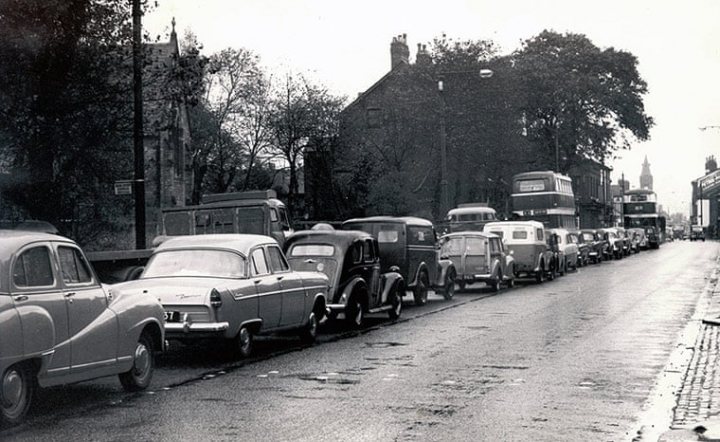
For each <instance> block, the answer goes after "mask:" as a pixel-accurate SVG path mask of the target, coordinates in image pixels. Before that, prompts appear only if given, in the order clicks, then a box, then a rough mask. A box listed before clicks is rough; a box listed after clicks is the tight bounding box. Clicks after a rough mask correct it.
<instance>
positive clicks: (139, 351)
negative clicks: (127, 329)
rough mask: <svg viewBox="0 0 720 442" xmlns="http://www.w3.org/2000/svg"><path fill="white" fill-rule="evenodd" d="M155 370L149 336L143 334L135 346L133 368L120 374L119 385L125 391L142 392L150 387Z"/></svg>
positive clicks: (151, 342) (151, 343)
mask: <svg viewBox="0 0 720 442" xmlns="http://www.w3.org/2000/svg"><path fill="white" fill-rule="evenodd" d="M154 370H155V354H154V351H153V341H152V338H151V337H150V335H148V334H147V333H145V332H143V333H142V334H141V335H140V338H139V339H138V342H137V344H136V345H135V352H134V353H133V366H132V368H130V370H128V371H126V372H125V373H120V374H119V375H118V377H119V378H120V384H122V386H123V388H124V389H125V391H142V390H145V389H146V388H148V387H149V386H150V381H151V380H152V377H153V372H154Z"/></svg>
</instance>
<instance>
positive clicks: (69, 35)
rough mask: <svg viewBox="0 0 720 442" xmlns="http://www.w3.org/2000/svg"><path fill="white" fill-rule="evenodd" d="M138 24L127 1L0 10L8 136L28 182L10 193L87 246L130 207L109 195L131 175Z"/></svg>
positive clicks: (27, 0) (1, 130)
mask: <svg viewBox="0 0 720 442" xmlns="http://www.w3.org/2000/svg"><path fill="white" fill-rule="evenodd" d="M130 24H131V20H130V6H129V4H128V2H127V1H124V0H68V1H65V0H63V1H60V0H7V1H4V2H2V4H0V59H2V60H5V61H6V62H3V63H1V64H0V139H2V140H3V141H2V142H3V146H2V149H3V150H4V151H5V153H6V154H7V156H8V158H7V160H6V161H7V164H9V167H10V168H11V170H12V171H13V174H15V175H24V176H26V177H27V179H25V180H23V181H22V182H16V183H15V184H14V185H13V186H12V188H10V189H6V192H5V196H6V197H7V198H8V199H10V200H12V201H13V202H14V203H15V204H16V205H18V206H20V207H22V208H24V209H25V210H26V211H27V213H28V215H29V216H30V217H33V218H37V219H44V220H47V221H49V222H52V223H54V224H56V225H58V227H59V228H60V229H61V231H63V232H64V233H65V234H76V236H77V234H78V233H79V232H77V231H75V232H72V231H70V230H69V227H70V226H74V228H76V229H83V232H82V233H83V236H84V238H83V239H85V240H91V239H92V237H93V235H98V234H99V232H102V231H103V230H104V229H107V228H110V229H112V228H114V227H113V226H114V221H113V220H114V219H119V216H116V215H118V214H121V213H124V212H126V211H127V210H129V208H128V207H127V206H126V205H125V204H124V203H122V202H120V203H118V202H115V201H112V200H110V199H108V198H106V197H105V196H106V195H107V194H108V193H110V192H111V189H112V182H113V181H114V180H116V179H121V178H126V176H125V171H126V170H131V166H130V164H129V161H131V160H132V150H131V149H130V147H131V146H130V144H129V143H128V142H127V141H128V140H129V138H130V137H129V136H128V134H130V133H131V123H132V113H131V112H132V103H131V101H130V100H128V99H127V91H128V90H130V87H129V79H130V78H131V76H130V74H131V70H130V68H131V66H130V64H129V63H128V60H129V59H130V57H129V56H130V50H131V46H130V44H129V43H130V41H131V27H130ZM8 60H12V62H7V61H8ZM78 218H83V220H84V221H85V222H77V220H78ZM67 221H74V222H67ZM115 227H117V228H120V227H122V226H115Z"/></svg>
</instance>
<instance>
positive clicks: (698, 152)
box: [143, 0, 720, 213]
mask: <svg viewBox="0 0 720 442" xmlns="http://www.w3.org/2000/svg"><path fill="white" fill-rule="evenodd" d="M173 17H175V20H176V23H177V24H176V30H177V33H178V36H179V37H181V38H182V36H183V35H184V33H185V31H186V30H191V31H192V32H193V33H194V34H195V35H196V36H197V38H198V41H199V42H200V43H201V44H202V45H203V52H204V53H205V54H206V55H210V54H212V53H214V52H217V51H219V50H221V49H224V48H227V47H235V48H239V47H242V48H246V49H250V50H252V51H254V52H255V53H257V54H258V55H259V56H260V57H261V59H262V62H263V64H264V65H265V66H266V67H267V68H268V69H269V70H270V71H271V72H277V73H281V72H286V71H292V72H297V73H303V74H306V75H307V76H309V77H310V78H313V79H314V80H315V81H317V82H319V83H322V84H324V85H325V86H327V87H328V88H329V89H330V90H331V91H332V92H333V93H335V94H337V95H344V96H346V97H348V98H349V99H351V98H353V97H355V96H357V94H358V93H360V92H363V91H365V90H366V89H367V88H368V87H370V86H371V85H372V84H373V83H374V82H375V81H377V80H378V79H379V78H380V77H382V76H383V75H384V74H386V73H387V72H388V71H389V69H390V41H391V40H392V37H393V36H395V35H399V34H407V38H408V44H409V46H410V57H411V61H412V60H413V59H414V56H415V52H416V48H417V44H418V43H429V42H430V41H432V39H433V38H434V37H437V36H440V35H442V34H443V33H445V34H447V36H448V37H450V38H454V39H461V40H462V39H490V40H493V41H495V42H496V43H497V44H499V45H500V47H501V49H502V52H503V53H509V52H512V51H513V50H515V49H517V48H519V47H520V42H521V41H523V40H525V39H528V38H531V37H533V36H535V35H537V34H539V33H540V32H541V31H542V30H544V29H551V30H554V31H557V32H562V33H564V32H573V33H581V34H585V35H587V36H588V38H590V40H591V41H592V42H593V43H594V44H595V45H596V46H598V47H600V48H608V47H614V48H616V49H619V50H625V51H628V52H631V53H632V54H634V55H635V56H636V57H637V58H638V60H639V64H638V69H639V71H640V75H641V76H642V78H643V79H644V80H645V81H646V82H647V83H648V87H649V93H648V94H647V95H646V96H645V107H646V112H647V113H648V114H649V115H650V116H652V117H653V118H654V120H655V122H656V125H655V127H653V129H652V130H651V133H650V134H651V139H650V140H648V141H645V142H634V143H633V145H632V148H631V150H629V151H627V150H624V151H620V152H618V157H619V158H617V159H615V160H613V161H612V162H611V163H610V166H611V167H612V168H613V172H612V178H613V181H614V182H617V180H618V179H619V178H620V176H621V174H622V173H624V174H625V178H626V179H628V180H630V184H631V187H637V186H639V176H640V171H641V165H642V162H643V160H644V158H645V156H647V158H648V161H649V162H650V170H651V172H652V174H653V177H654V183H655V191H656V192H657V194H658V200H659V202H660V204H662V205H663V206H664V207H665V208H666V209H668V210H669V211H670V212H684V213H688V212H689V210H690V209H689V208H690V195H691V187H690V182H691V181H692V180H694V179H696V178H698V177H700V176H702V175H704V172H705V170H704V165H705V158H706V157H707V156H709V155H716V156H718V157H719V158H720V87H718V82H720V26H719V25H718V22H719V21H720V1H717V0H685V1H682V2H681V1H678V0H674V1H669V0H620V1H619V0H605V1H602V2H598V1H586V0H505V1H500V2H498V1H492V2H491V1H488V0H466V1H462V0H444V1H443V2H438V1H435V2H428V1H424V0H422V1H421V0H415V1H407V0H398V1H394V0H383V1H380V0H363V1H357V0H356V1H343V0H334V1H333V0H202V1H197V0H158V6H157V8H156V9H155V10H154V11H152V12H151V13H149V14H148V15H147V16H146V17H145V18H144V22H143V26H144V27H145V29H146V30H148V31H149V33H150V35H152V36H155V35H160V36H166V35H167V33H168V32H169V30H170V22H171V20H172V18H173ZM708 126H717V127H710V128H707V129H706V130H701V129H700V128H701V127H708Z"/></svg>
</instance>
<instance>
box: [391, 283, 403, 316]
mask: <svg viewBox="0 0 720 442" xmlns="http://www.w3.org/2000/svg"><path fill="white" fill-rule="evenodd" d="M402 291H403V288H402V285H399V286H398V287H397V288H396V290H394V292H395V294H394V295H393V300H392V302H391V303H390V305H391V307H390V310H388V316H389V317H390V319H392V320H395V319H398V318H399V317H400V314H401V313H402V307H403V305H402Z"/></svg>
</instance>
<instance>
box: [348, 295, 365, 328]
mask: <svg viewBox="0 0 720 442" xmlns="http://www.w3.org/2000/svg"><path fill="white" fill-rule="evenodd" d="M345 321H346V322H347V323H348V325H349V326H350V327H352V328H360V327H362V325H363V322H365V312H364V311H363V307H362V304H361V303H360V300H359V299H358V296H357V295H353V296H352V297H351V298H350V300H349V301H348V305H347V307H345Z"/></svg>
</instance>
